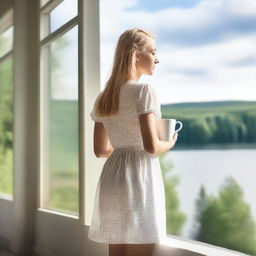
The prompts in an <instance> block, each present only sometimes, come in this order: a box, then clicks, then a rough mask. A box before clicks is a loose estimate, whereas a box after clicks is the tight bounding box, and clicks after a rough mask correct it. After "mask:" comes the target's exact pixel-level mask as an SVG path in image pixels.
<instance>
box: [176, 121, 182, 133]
mask: <svg viewBox="0 0 256 256" xmlns="http://www.w3.org/2000/svg"><path fill="white" fill-rule="evenodd" d="M176 124H179V125H180V127H179V128H178V129H177V130H175V132H179V131H180V130H181V129H182V127H183V124H182V122H180V121H177V122H176Z"/></svg>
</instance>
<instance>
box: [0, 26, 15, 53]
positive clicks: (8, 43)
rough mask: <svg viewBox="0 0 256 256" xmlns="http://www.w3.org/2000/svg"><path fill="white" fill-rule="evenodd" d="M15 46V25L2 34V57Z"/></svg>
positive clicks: (0, 43)
mask: <svg viewBox="0 0 256 256" xmlns="http://www.w3.org/2000/svg"><path fill="white" fill-rule="evenodd" d="M12 48H13V26H11V27H10V28H8V29H7V30H6V31H5V32H3V33H2V34H1V35H0V57H1V56H3V55H4V54H6V53H7V52H9V51H10V50H11V49H12Z"/></svg>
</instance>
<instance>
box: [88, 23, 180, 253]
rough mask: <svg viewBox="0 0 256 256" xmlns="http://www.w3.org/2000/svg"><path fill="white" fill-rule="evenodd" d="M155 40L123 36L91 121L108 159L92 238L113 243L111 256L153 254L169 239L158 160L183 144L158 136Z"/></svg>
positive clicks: (99, 152)
mask: <svg viewBox="0 0 256 256" xmlns="http://www.w3.org/2000/svg"><path fill="white" fill-rule="evenodd" d="M157 63H159V61H158V59H157V58H156V47H155V36H154V35H152V34H150V33H149V32H146V31H145V30H142V29H138V28H133V29H129V30H126V31H124V32H123V33H122V35H121V36H120V38H119V40H118V43H117V46H116V52H115V57H114V65H113V69H112V73H111V76H110V78H109V80H108V81H107V83H106V87H105V89H104V90H103V91H102V92H101V93H100V94H99V95H98V97H97V99H96V100H95V104H94V108H93V110H92V112H91V114H90V115H91V118H92V120H94V121H95V126H94V153H95V155H96V156H97V157H107V160H106V162H105V164H104V166H103V169H102V172H101V176H100V179H99V181H98V186H97V190H96V195H95V202H94V209H93V216H92V221H91V225H90V229H89V234H88V238H89V239H91V240H94V241H96V242H100V243H107V244H109V256H124V255H125V256H137V255H139V256H147V255H152V252H153V249H154V245H155V243H158V242H159V241H160V240H161V239H162V238H164V237H165V235H166V215H165V214H166V210H165V192H164V184H163V179H162V173H161V168H160V163H159V157H158V155H159V154H161V153H163V152H165V151H167V150H169V149H171V148H172V147H173V146H174V145H175V143H176V140H177V137H178V135H177V133H175V135H174V137H173V139H172V140H171V141H161V140H159V137H158V120H159V119H160V118H161V111H160V103H159V100H158V98H157V95H156V93H155V91H154V88H153V87H152V86H151V85H150V84H148V83H141V82H139V79H140V77H141V75H142V74H146V75H152V74H153V70H154V67H155V65H156V64H157Z"/></svg>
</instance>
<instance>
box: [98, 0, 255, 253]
mask: <svg viewBox="0 0 256 256" xmlns="http://www.w3.org/2000/svg"><path fill="white" fill-rule="evenodd" d="M100 3H101V6H100V7H101V53H102V54H101V71H102V72H101V79H102V87H104V84H105V82H106V79H107V78H108V76H109V72H110V67H111V65H112V63H113V54H114V48H115V46H116V42H117V40H118V37H119V35H120V34H121V33H122V32H123V31H124V30H126V29H128V28H133V27H140V28H143V29H146V30H149V31H151V32H153V33H155V34H156V48H157V51H156V55H157V57H158V58H159V60H160V62H159V64H157V65H156V68H155V72H154V74H153V76H144V75H143V76H142V77H141V81H143V82H150V83H151V84H152V85H153V86H154V88H155V90H156V91H157V93H158V96H159V98H160V102H161V103H162V117H163V118H175V119H178V120H180V121H182V122H183V127H184V128H183V130H182V131H180V133H179V138H178V142H177V144H176V146H175V148H174V149H172V150H171V151H169V152H168V153H167V154H165V155H162V156H161V164H162V171H163V176H164V181H165V190H166V208H167V212H166V216H167V231H168V233H169V235H170V236H171V235H178V236H180V237H182V238H184V239H190V240H191V239H192V240H197V241H202V242H206V243H209V244H213V245H217V246H221V247H224V248H229V249H232V250H236V251H240V252H244V253H248V254H251V255H256V240H255V237H256V227H255V221H256V201H255V185H254V184H253V181H254V180H255V163H254V162H255V160H254V159H255V157H256V133H255V131H256V84H255V74H256V61H255V60H256V52H255V40H256V36H255V35H256V28H255V26H252V24H254V23H255V21H256V9H255V3H254V1H253V0H249V1H246V3H245V2H244V3H243V6H241V5H240V4H239V3H238V1H233V0H231V1H206V0H196V1H187V0H180V1H130V2H129V1H120V2H119V3H117V4H115V5H114V7H113V8H109V5H110V3H111V1H110V0H103V1H101V2H100ZM108 17H112V18H111V19H108ZM109 31H111V32H112V33H109Z"/></svg>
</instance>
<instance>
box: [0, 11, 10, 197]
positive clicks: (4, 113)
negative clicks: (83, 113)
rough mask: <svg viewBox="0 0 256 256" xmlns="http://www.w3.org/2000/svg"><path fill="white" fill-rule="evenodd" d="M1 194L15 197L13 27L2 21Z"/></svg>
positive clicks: (6, 18) (0, 33) (0, 84)
mask: <svg viewBox="0 0 256 256" xmlns="http://www.w3.org/2000/svg"><path fill="white" fill-rule="evenodd" d="M0 194H4V195H9V196H12V195H13V25H12V12H8V13H7V14H6V16H5V17H4V18H3V19H2V20H1V21H0Z"/></svg>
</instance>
